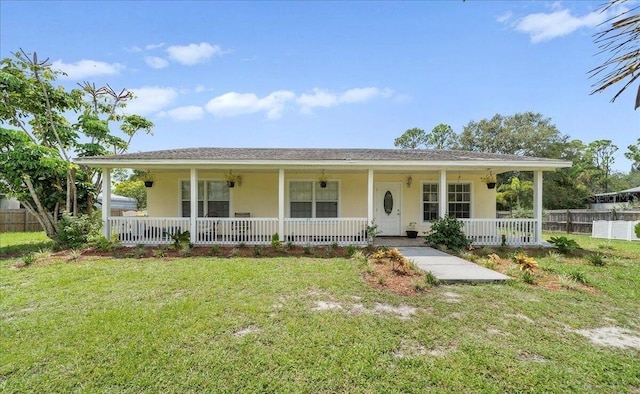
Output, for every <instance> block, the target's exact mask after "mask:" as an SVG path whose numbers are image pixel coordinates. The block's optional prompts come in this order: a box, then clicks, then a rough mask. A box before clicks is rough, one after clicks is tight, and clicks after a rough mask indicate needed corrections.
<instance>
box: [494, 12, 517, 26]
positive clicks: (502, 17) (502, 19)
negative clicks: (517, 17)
mask: <svg viewBox="0 0 640 394" xmlns="http://www.w3.org/2000/svg"><path fill="white" fill-rule="evenodd" d="M512 16H513V12H511V11H507V12H505V13H504V14H502V15H500V16H498V18H497V20H498V22H500V23H506V22H507V21H508V20H509V19H511V17H512Z"/></svg>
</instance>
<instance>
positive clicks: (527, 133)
mask: <svg viewBox="0 0 640 394" xmlns="http://www.w3.org/2000/svg"><path fill="white" fill-rule="evenodd" d="M567 142H568V136H566V135H563V134H561V133H560V131H558V129H557V128H556V126H555V125H554V124H552V123H551V119H549V118H545V117H543V116H542V114H539V113H533V112H525V113H517V114H515V115H511V116H502V115H500V114H496V115H494V116H493V117H492V118H491V119H482V120H480V121H479V122H469V123H468V124H467V125H466V126H464V128H463V130H462V133H461V134H460V138H459V147H460V149H462V150H468V151H475V152H489V153H503V154H512V155H522V156H534V157H546V158H559V156H561V155H562V151H563V149H564V147H565V145H566V144H567Z"/></svg>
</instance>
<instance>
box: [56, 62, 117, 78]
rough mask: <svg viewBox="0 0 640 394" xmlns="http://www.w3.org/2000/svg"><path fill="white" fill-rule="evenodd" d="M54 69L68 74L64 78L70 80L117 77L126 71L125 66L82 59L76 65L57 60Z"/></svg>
mask: <svg viewBox="0 0 640 394" xmlns="http://www.w3.org/2000/svg"><path fill="white" fill-rule="evenodd" d="M52 67H53V69H57V70H61V71H64V72H65V73H67V76H66V77H64V78H68V79H84V78H87V77H96V76H99V75H115V74H119V73H120V71H121V70H124V68H125V67H124V66H123V65H122V64H120V63H106V62H101V61H98V60H87V59H82V60H80V61H78V62H75V63H64V62H63V61H62V60H57V61H55V62H53V63H52Z"/></svg>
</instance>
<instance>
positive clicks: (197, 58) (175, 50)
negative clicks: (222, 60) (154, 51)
mask: <svg viewBox="0 0 640 394" xmlns="http://www.w3.org/2000/svg"><path fill="white" fill-rule="evenodd" d="M167 53H168V54H169V57H170V58H171V59H173V60H175V61H177V62H179V63H182V64H184V65H187V66H192V65H194V64H198V63H202V62H204V61H206V60H207V59H210V58H211V57H213V56H214V55H222V49H220V47H219V46H217V45H211V44H208V43H206V42H202V43H200V44H189V45H185V46H180V45H172V46H170V47H168V48H167Z"/></svg>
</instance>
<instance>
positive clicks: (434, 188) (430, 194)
mask: <svg viewBox="0 0 640 394" xmlns="http://www.w3.org/2000/svg"><path fill="white" fill-rule="evenodd" d="M438 214H439V212H438V184H437V183H425V184H423V185H422V220H423V221H425V222H428V221H432V220H437V219H438Z"/></svg>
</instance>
